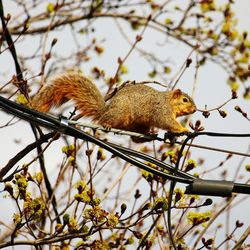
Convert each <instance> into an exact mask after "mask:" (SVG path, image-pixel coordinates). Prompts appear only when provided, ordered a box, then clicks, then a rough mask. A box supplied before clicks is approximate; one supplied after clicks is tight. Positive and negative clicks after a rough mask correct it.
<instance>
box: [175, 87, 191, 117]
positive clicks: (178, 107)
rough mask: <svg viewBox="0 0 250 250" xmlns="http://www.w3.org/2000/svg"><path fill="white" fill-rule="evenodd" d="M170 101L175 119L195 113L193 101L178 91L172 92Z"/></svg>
mask: <svg viewBox="0 0 250 250" xmlns="http://www.w3.org/2000/svg"><path fill="white" fill-rule="evenodd" d="M171 100H172V105H173V110H174V113H175V114H176V117H178V116H182V115H188V114H192V113H194V112H195V111H196V106H195V103H194V101H193V99H192V98H191V97H190V96H189V95H187V94H186V93H183V92H182V91H181V90H180V89H175V90H173V91H172V98H171Z"/></svg>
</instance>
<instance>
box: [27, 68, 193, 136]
mask: <svg viewBox="0 0 250 250" xmlns="http://www.w3.org/2000/svg"><path fill="white" fill-rule="evenodd" d="M69 99H70V100H73V101H75V103H76V106H77V108H78V110H79V111H80V112H81V115H82V116H89V117H92V118H93V120H94V121H96V122H97V123H99V124H100V125H102V126H104V127H107V128H111V127H113V128H119V129H124V130H129V131H135V132H140V133H148V132H149V131H150V130H151V129H153V128H154V127H156V128H162V129H164V130H167V131H170V132H177V133H182V132H188V129H186V128H184V127H182V125H181V124H180V123H179V122H177V121H176V117H179V116H182V115H187V114H191V113H193V112H195V111H196V106H195V104H194V102H193V100H192V98H191V97H189V96H188V95H187V94H185V93H183V92H182V91H181V90H179V89H176V90H173V91H165V92H161V91H157V90H155V89H153V88H151V87H149V86H146V85H143V84H136V85H127V86H125V87H124V88H122V89H121V90H119V91H118V92H117V93H116V94H115V95H114V96H113V97H112V98H111V100H110V101H109V103H107V104H106V103H105V101H104V98H103V96H102V95H101V93H100V91H99V90H98V89H97V87H96V86H95V84H93V83H92V82H91V81H90V80H89V79H87V78H86V77H84V76H82V75H81V74H80V73H77V72H71V73H66V74H63V75H61V76H58V77H56V78H55V79H54V80H52V82H51V84H50V85H48V86H46V87H44V88H43V89H41V90H40V91H39V93H38V94H37V95H35V97H34V98H33V100H32V106H33V107H34V108H35V109H37V110H39V111H42V112H47V111H49V109H50V108H51V106H53V105H55V106H59V105H61V104H62V103H64V102H65V101H67V100H69Z"/></svg>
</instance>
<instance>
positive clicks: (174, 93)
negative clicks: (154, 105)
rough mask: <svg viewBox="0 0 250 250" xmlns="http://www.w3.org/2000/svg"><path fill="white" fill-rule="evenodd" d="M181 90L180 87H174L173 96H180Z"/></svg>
mask: <svg viewBox="0 0 250 250" xmlns="http://www.w3.org/2000/svg"><path fill="white" fill-rule="evenodd" d="M181 94H182V93H181V90H180V89H175V90H174V91H173V98H178V97H180V96H181Z"/></svg>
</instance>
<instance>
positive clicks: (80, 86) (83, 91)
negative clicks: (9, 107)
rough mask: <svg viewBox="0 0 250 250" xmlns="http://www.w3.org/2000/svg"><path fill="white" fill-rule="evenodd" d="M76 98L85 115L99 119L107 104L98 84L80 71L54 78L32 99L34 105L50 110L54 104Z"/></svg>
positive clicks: (45, 110)
mask: <svg viewBox="0 0 250 250" xmlns="http://www.w3.org/2000/svg"><path fill="white" fill-rule="evenodd" d="M68 100H74V101H75V102H76V105H77V108H78V109H79V110H80V112H81V114H82V115H83V116H90V117H93V119H94V120H96V119H98V117H99V116H100V113H101V112H102V111H103V108H104V106H105V102H104V98H103V97H102V95H101V93H100V91H99V90H98V89H97V87H96V85H95V84H93V83H92V82H91V81H90V80H89V79H88V78H86V77H84V76H83V75H82V74H81V73H79V72H74V71H72V72H68V73H65V74H63V75H60V76H57V77H56V78H54V79H53V80H52V81H51V82H50V84H49V85H48V86H44V87H43V88H42V89H41V90H40V91H39V92H38V94H37V95H35V96H34V98H33V100H32V106H33V107H34V108H35V109H37V110H38V111H41V112H48V111H49V110H50V108H51V107H52V106H60V105H62V104H63V103H64V102H66V101H68Z"/></svg>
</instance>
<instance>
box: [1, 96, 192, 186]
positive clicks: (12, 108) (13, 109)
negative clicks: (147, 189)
mask: <svg viewBox="0 0 250 250" xmlns="http://www.w3.org/2000/svg"><path fill="white" fill-rule="evenodd" d="M3 99H4V98H2V97H0V107H2V108H4V109H5V110H6V111H7V112H9V113H11V114H13V115H16V116H18V117H20V118H22V119H24V120H26V121H29V122H32V123H34V124H37V125H40V126H43V127H46V128H49V129H52V130H55V131H58V132H63V133H64V134H66V135H70V136H73V137H76V138H80V139H83V140H86V141H90V142H92V143H95V144H97V145H99V146H100V147H102V148H104V149H106V150H108V151H110V152H111V153H113V154H114V155H116V156H118V157H120V158H122V159H123V160H125V161H127V162H129V163H131V164H133V165H135V166H137V167H139V168H141V169H144V170H146V171H148V172H151V173H153V174H155V175H158V176H161V177H163V178H165V179H169V180H176V181H178V182H182V183H186V184H189V183H191V182H192V180H191V179H187V178H182V177H178V176H173V175H172V174H168V173H164V172H162V171H160V170H157V169H154V168H152V167H150V166H148V165H146V164H144V163H142V162H140V161H138V160H136V159H134V158H132V157H129V156H127V155H126V154H124V153H122V152H120V151H119V150H117V149H115V148H113V147H112V146H110V145H108V144H107V143H106V142H104V141H102V140H99V139H97V138H95V137H94V136H91V135H89V134H87V133H85V132H83V131H80V130H78V129H76V128H74V127H72V126H69V125H67V124H64V123H62V122H60V121H59V120H56V119H54V118H51V117H50V118H49V121H50V122H47V121H44V120H41V119H38V118H37V117H34V116H32V115H28V114H26V113H25V112H22V111H20V110H19V109H18V108H19V107H20V109H21V110H23V111H26V110H27V111H28V112H27V113H30V114H31V113H35V114H36V113H39V112H37V111H34V110H30V109H28V108H26V107H24V106H22V105H20V104H17V103H15V105H8V104H6V103H4V101H3ZM9 102H11V101H9V100H8V102H7V103H9ZM38 116H40V117H43V118H47V117H46V115H45V114H42V115H41V113H39V114H38ZM51 121H52V122H53V123H54V124H52V123H51ZM55 123H56V125H55Z"/></svg>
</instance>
